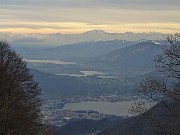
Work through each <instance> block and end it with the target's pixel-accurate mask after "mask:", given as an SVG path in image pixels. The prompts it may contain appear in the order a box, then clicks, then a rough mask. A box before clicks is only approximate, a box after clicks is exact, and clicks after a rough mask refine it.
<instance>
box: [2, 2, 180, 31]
mask: <svg viewBox="0 0 180 135" xmlns="http://www.w3.org/2000/svg"><path fill="white" fill-rule="evenodd" d="M94 29H100V30H105V31H107V32H118V33H121V32H127V31H128V32H130V31H131V32H153V31H156V32H162V33H174V32H177V31H179V30H180V0H0V32H13V33H43V34H44V33H82V32H85V31H89V30H94Z"/></svg>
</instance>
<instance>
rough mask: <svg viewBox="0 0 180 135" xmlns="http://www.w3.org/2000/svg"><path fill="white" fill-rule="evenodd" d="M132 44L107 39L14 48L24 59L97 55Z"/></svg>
mask: <svg viewBox="0 0 180 135" xmlns="http://www.w3.org/2000/svg"><path fill="white" fill-rule="evenodd" d="M132 44H134V42H130V41H121V40H109V41H90V42H81V43H76V44H67V45H63V46H58V47H53V48H52V47H51V48H47V49H37V50H35V49H34V50H33V49H28V48H17V49H16V50H17V51H18V53H20V54H21V55H23V56H24V57H25V58H26V59H40V58H41V59H45V58H46V59H70V58H71V59H72V58H89V57H98V56H102V55H105V54H108V53H110V52H112V51H114V50H116V49H120V48H123V47H126V46H129V45H132Z"/></svg>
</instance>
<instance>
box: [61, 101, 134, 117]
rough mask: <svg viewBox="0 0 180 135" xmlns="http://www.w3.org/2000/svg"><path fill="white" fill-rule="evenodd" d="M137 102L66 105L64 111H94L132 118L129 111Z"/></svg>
mask: <svg viewBox="0 0 180 135" xmlns="http://www.w3.org/2000/svg"><path fill="white" fill-rule="evenodd" d="M134 102H135V101H123V102H117V103H111V102H80V103H69V104H66V105H65V107H64V108H63V109H67V110H72V111H77V110H94V111H98V112H100V113H103V114H111V115H116V116H132V114H130V113H129V109H130V108H131V106H132V104H133V103H134Z"/></svg>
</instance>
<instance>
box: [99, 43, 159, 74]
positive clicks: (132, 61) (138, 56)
mask: <svg viewBox="0 0 180 135" xmlns="http://www.w3.org/2000/svg"><path fill="white" fill-rule="evenodd" d="M161 50H162V45H160V44H157V43H155V42H152V41H148V42H147V41H146V42H140V43H138V44H136V45H133V46H128V47H125V48H122V49H118V50H115V51H113V52H111V53H109V54H107V55H104V56H103V57H101V58H100V59H99V61H101V62H102V63H104V64H106V65H109V66H111V67H113V68H114V69H116V70H117V71H119V72H122V73H124V74H125V73H126V74H128V73H129V74H136V73H139V74H144V73H146V72H150V71H152V70H153V69H154V68H153V64H152V63H153V58H154V56H156V55H157V54H159V53H160V52H161Z"/></svg>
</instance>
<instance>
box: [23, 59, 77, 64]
mask: <svg viewBox="0 0 180 135" xmlns="http://www.w3.org/2000/svg"><path fill="white" fill-rule="evenodd" d="M25 61H27V62H30V63H45V64H46V63H50V64H58V65H74V64H76V63H75V62H65V61H60V60H27V59H25Z"/></svg>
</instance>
